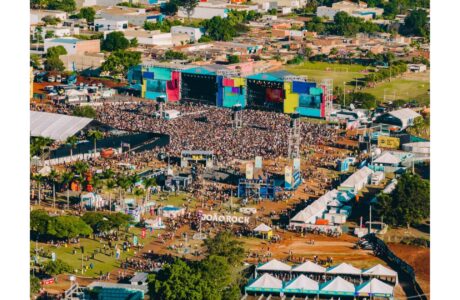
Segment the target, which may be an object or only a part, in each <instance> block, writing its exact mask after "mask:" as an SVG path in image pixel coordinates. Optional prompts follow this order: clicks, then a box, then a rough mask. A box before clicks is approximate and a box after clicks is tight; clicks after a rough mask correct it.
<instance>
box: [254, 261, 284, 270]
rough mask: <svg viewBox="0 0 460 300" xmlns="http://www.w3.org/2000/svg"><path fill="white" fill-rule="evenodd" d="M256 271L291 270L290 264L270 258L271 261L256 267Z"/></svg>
mask: <svg viewBox="0 0 460 300" xmlns="http://www.w3.org/2000/svg"><path fill="white" fill-rule="evenodd" d="M257 271H284V272H289V271H291V266H290V265H287V264H285V263H283V262H280V261H279V260H277V259H272V260H271V261H269V262H267V263H265V264H263V265H261V266H259V267H257Z"/></svg>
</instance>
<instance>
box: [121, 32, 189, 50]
mask: <svg viewBox="0 0 460 300" xmlns="http://www.w3.org/2000/svg"><path fill="white" fill-rule="evenodd" d="M124 34H125V37H126V38H127V39H128V40H131V39H133V38H136V39H137V42H138V43H139V45H144V46H163V47H174V46H180V45H183V44H187V43H189V42H190V37H189V36H188V35H187V34H172V33H169V32H166V33H165V32H161V31H160V30H152V31H147V30H143V29H128V30H125V32H124Z"/></svg>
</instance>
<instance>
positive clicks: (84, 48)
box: [44, 37, 101, 54]
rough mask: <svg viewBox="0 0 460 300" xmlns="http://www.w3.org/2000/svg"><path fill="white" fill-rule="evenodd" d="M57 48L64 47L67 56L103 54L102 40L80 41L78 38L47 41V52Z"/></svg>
mask: <svg viewBox="0 0 460 300" xmlns="http://www.w3.org/2000/svg"><path fill="white" fill-rule="evenodd" d="M56 46H62V47H64V48H65V49H66V51H67V54H84V53H99V52H101V40H99V39H97V40H79V39H76V38H70V37H69V38H56V39H45V48H44V50H45V52H46V51H47V50H48V49H49V48H51V47H56Z"/></svg>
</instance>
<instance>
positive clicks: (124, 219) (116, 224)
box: [106, 212, 132, 230]
mask: <svg viewBox="0 0 460 300" xmlns="http://www.w3.org/2000/svg"><path fill="white" fill-rule="evenodd" d="M106 217H107V219H108V220H109V222H110V226H111V228H112V229H113V230H119V229H120V228H121V227H126V226H127V225H129V223H130V222H131V221H132V217H131V216H130V215H127V214H124V213H120V212H117V213H114V214H108V215H106Z"/></svg>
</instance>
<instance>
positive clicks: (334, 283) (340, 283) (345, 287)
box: [321, 276, 355, 293]
mask: <svg viewBox="0 0 460 300" xmlns="http://www.w3.org/2000/svg"><path fill="white" fill-rule="evenodd" d="M321 291H325V292H349V293H354V292H355V286H354V285H353V283H351V282H348V281H346V280H345V279H343V278H342V277H340V276H338V277H336V278H334V279H333V280H331V281H329V282H327V283H325V284H324V286H323V288H322V289H321Z"/></svg>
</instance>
